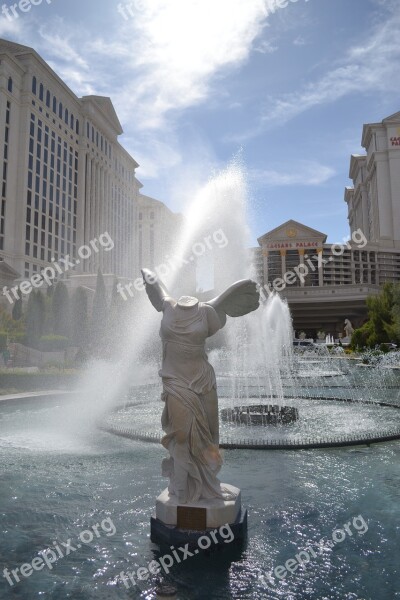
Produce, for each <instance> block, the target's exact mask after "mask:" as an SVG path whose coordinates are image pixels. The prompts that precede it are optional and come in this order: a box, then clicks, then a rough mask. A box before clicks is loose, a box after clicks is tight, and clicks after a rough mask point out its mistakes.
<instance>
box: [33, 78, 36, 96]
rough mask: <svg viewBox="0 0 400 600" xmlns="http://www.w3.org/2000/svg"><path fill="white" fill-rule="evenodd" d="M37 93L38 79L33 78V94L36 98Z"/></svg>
mask: <svg viewBox="0 0 400 600" xmlns="http://www.w3.org/2000/svg"><path fill="white" fill-rule="evenodd" d="M36 92H37V79H36V77H32V94H35V96H36Z"/></svg>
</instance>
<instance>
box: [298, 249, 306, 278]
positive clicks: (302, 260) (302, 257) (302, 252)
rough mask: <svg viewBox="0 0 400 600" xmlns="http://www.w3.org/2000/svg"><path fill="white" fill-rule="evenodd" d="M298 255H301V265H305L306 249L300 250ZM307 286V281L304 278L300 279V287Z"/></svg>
mask: <svg viewBox="0 0 400 600" xmlns="http://www.w3.org/2000/svg"><path fill="white" fill-rule="evenodd" d="M297 251H298V253H299V258H300V265H304V248H298V250H297ZM304 286H305V281H304V279H303V278H301V279H300V287H304Z"/></svg>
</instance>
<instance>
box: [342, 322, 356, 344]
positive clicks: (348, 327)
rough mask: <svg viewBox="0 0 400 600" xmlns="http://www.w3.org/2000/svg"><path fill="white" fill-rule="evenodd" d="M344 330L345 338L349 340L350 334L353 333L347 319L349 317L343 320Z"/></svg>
mask: <svg viewBox="0 0 400 600" xmlns="http://www.w3.org/2000/svg"><path fill="white" fill-rule="evenodd" d="M344 330H345V332H346V338H348V339H349V340H351V336H352V335H353V333H354V328H353V325H352V324H351V322H350V321H349V319H346V320H345V322H344Z"/></svg>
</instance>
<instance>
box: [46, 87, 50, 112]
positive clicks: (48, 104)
mask: <svg viewBox="0 0 400 600" xmlns="http://www.w3.org/2000/svg"><path fill="white" fill-rule="evenodd" d="M50 98H51V95H50V92H49V91H47V92H46V106H47V108H50Z"/></svg>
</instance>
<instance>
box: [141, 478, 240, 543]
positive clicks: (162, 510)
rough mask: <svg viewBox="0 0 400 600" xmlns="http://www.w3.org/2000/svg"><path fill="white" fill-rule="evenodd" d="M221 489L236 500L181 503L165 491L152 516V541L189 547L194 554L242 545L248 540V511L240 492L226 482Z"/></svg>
mask: <svg viewBox="0 0 400 600" xmlns="http://www.w3.org/2000/svg"><path fill="white" fill-rule="evenodd" d="M222 486H223V488H225V489H226V490H227V491H229V492H231V494H232V495H234V496H235V497H234V499H232V500H223V499H219V498H213V499H210V500H199V501H198V502H194V503H191V504H179V501H178V498H177V497H176V496H170V494H169V492H168V489H165V490H164V491H163V492H162V493H161V494H160V495H159V496H158V498H157V500H156V511H155V514H154V515H153V516H152V517H151V535H150V537H151V541H152V542H154V543H156V544H160V545H161V544H165V545H168V546H171V545H176V544H189V547H195V554H198V553H199V552H200V549H202V550H208V549H211V548H212V547H214V548H215V547H216V546H225V545H227V544H228V543H232V542H240V543H243V542H244V541H245V539H246V537H247V510H244V509H243V508H242V503H241V493H240V490H239V489H238V488H236V487H234V486H232V485H228V484H226V483H224V484H222ZM224 525H225V526H228V525H229V527H224ZM200 538H202V539H200ZM196 550H197V552H196Z"/></svg>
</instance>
